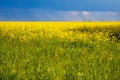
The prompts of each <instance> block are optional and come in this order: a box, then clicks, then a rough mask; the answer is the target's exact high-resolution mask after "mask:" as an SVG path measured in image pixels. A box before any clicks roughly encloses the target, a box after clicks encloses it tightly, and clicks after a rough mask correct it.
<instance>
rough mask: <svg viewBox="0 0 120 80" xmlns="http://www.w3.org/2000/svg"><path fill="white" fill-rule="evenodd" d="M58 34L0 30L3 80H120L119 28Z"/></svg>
mask: <svg viewBox="0 0 120 80" xmlns="http://www.w3.org/2000/svg"><path fill="white" fill-rule="evenodd" d="M18 27H19V26H18ZM59 31H61V32H60V33H61V34H60V33H59V32H57V30H56V32H55V31H52V32H50V31H49V28H48V30H46V28H42V29H27V28H22V26H21V27H20V28H17V27H15V28H14V29H8V30H5V27H0V80H119V79H120V41H119V40H120V27H119V25H117V26H106V27H105V26H104V27H103V26H102V27H101V26H99V25H98V26H96V27H91V28H90V27H87V25H86V26H84V27H77V28H65V30H62V29H61V30H59ZM62 33H63V35H62ZM60 35H62V36H65V35H67V36H66V37H61V36H60Z"/></svg>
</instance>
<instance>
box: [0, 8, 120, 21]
mask: <svg viewBox="0 0 120 80" xmlns="http://www.w3.org/2000/svg"><path fill="white" fill-rule="evenodd" d="M0 21H120V12H115V11H74V10H71V11H60V10H50V9H46V10H43V9H4V8H2V9H0Z"/></svg>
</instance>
